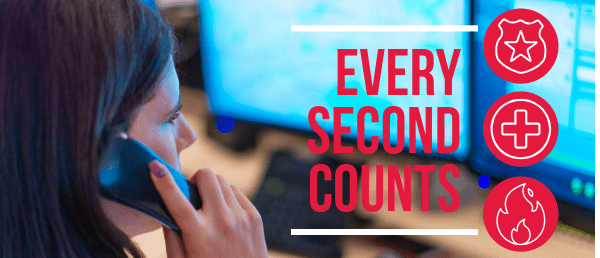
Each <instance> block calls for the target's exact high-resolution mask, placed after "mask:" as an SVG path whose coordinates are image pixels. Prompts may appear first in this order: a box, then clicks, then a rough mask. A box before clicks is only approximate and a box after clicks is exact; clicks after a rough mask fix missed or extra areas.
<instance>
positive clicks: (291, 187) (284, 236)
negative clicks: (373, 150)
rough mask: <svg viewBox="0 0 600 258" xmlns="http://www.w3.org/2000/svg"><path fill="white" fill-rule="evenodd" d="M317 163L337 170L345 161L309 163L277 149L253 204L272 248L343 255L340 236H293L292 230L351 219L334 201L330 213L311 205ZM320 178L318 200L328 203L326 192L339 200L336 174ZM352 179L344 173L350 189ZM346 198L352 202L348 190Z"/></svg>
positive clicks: (335, 225)
mask: <svg viewBox="0 0 600 258" xmlns="http://www.w3.org/2000/svg"><path fill="white" fill-rule="evenodd" d="M315 164H326V165H328V166H329V167H330V169H331V170H332V172H335V169H336V168H337V167H338V166H339V165H341V164H342V163H340V162H339V161H337V160H335V159H332V158H324V159H322V160H320V161H318V162H307V161H302V160H297V159H294V158H293V157H292V155H291V154H290V153H288V152H284V151H278V152H275V153H274V154H273V157H272V160H271V164H270V165H269V168H268V170H267V173H266V175H265V178H264V180H263V183H262V186H261V188H260V190H259V192H258V194H257V195H256V196H255V198H254V200H253V203H254V205H255V206H256V208H257V209H258V211H259V212H260V214H261V216H262V219H263V224H264V231H265V239H266V241H267V246H268V248H270V249H277V250H281V251H287V252H291V253H295V254H301V255H306V256H309V257H340V256H341V253H340V251H339V250H340V249H339V236H298V235H291V229H340V228H344V224H345V221H346V220H347V219H348V218H350V216H349V215H350V214H349V213H344V212H341V211H339V210H338V209H337V208H336V207H335V204H333V203H332V206H331V207H330V209H329V210H328V211H326V212H316V211H314V210H313V209H312V208H311V206H310V185H309V183H310V181H309V180H310V170H311V169H312V167H313V166H314V165H315ZM355 167H356V168H358V166H356V165H355ZM357 171H358V170H357ZM317 180H318V182H319V183H318V185H319V186H318V188H317V192H318V194H317V196H318V198H317V199H318V202H319V203H323V202H324V194H331V195H332V201H333V200H335V199H334V198H335V195H334V189H335V188H334V187H335V184H334V182H335V181H334V180H335V173H332V180H331V181H325V180H324V175H323V173H319V174H318V177H317ZM349 180H350V177H349V176H348V173H344V189H348V188H349V185H350V181H349ZM343 199H344V203H348V202H349V193H348V191H345V192H344V198H343Z"/></svg>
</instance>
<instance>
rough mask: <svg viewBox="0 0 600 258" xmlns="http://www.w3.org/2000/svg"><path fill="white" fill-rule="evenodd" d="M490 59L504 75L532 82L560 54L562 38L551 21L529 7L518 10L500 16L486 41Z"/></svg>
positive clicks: (484, 46) (495, 70) (510, 79)
mask: <svg viewBox="0 0 600 258" xmlns="http://www.w3.org/2000/svg"><path fill="white" fill-rule="evenodd" d="M483 51H484V54H485V58H486V61H487V63H488V65H489V66H490V68H491V69H492V71H494V73H496V75H498V76H499V77H500V78H502V79H504V80H506V81H509V82H512V83H530V82H533V81H536V80H538V79H540V78H542V77H543V76H544V75H546V73H548V71H550V69H551V68H552V66H553V65H554V62H555V61H556V57H557V55H558V37H557V35H556V31H555V30H554V27H553V26H552V24H550V22H549V21H548V20H547V19H546V18H545V17H544V16H542V15H541V14H539V13H537V12H535V11H532V10H529V9H514V10H510V11H507V12H505V13H503V14H501V15H500V16H498V17H497V18H496V19H495V20H494V21H493V22H492V23H491V24H490V26H489V27H488V29H487V31H486V33H485V38H484V42H483Z"/></svg>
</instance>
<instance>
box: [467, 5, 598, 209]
mask: <svg viewBox="0 0 600 258" xmlns="http://www.w3.org/2000/svg"><path fill="white" fill-rule="evenodd" d="M515 8H527V9H531V10H534V11H536V12H538V13H540V14H542V15H544V16H545V17H546V18H547V19H548V20H549V21H550V23H551V24H552V25H553V27H554V29H555V30H556V33H557V36H558V41H559V52H558V57H557V59H556V62H555V63H554V66H553V67H552V69H551V70H550V71H549V72H548V74H546V75H545V76H544V77H542V78H541V79H539V80H537V81H535V82H532V83H527V84H513V83H507V82H506V81H504V80H502V79H500V78H499V77H498V76H496V75H495V74H494V73H493V72H492V71H491V70H490V68H489V66H487V63H486V61H485V57H484V55H483V52H482V47H483V38H484V36H485V32H486V28H487V27H488V26H489V24H490V23H491V22H492V20H494V19H495V18H496V17H497V16H498V15H500V14H501V13H503V12H505V11H508V10H510V9H515ZM474 11H475V23H476V24H477V25H479V32H478V33H476V34H475V43H474V47H475V48H474V67H473V68H474V70H473V71H474V86H473V93H474V94H473V97H474V98H473V100H474V113H473V114H474V117H473V121H474V134H473V135H474V139H473V150H472V161H471V163H472V164H473V165H474V167H476V168H477V170H479V171H480V172H482V173H486V174H490V175H493V176H496V177H498V178H508V177H512V176H529V177H532V178H535V179H538V180H540V181H541V182H543V183H544V184H546V185H547V186H548V187H549V188H550V189H551V190H552V191H553V193H554V194H555V195H556V197H557V198H559V199H563V200H567V201H569V202H573V203H575V204H578V205H580V206H583V207H587V208H590V209H594V207H595V206H594V195H595V194H594V192H595V185H594V174H595V159H594V156H595V143H594V141H595V140H594V139H595V138H594V129H595V128H594V124H595V97H594V93H595V86H594V79H595V62H594V58H595V50H594V43H595V42H594V40H595V37H594V34H595V27H594V20H595V13H594V2H593V1H581V0H580V1H548V0H516V1H485V2H477V3H476V4H475V6H474ZM514 91H527V92H532V93H535V94H537V95H538V96H540V97H542V98H544V99H545V100H546V101H547V102H548V103H549V104H550V106H551V107H552V109H553V110H554V112H555V113H556V117H557V119H558V124H559V130H558V131H559V134H558V139H557V142H556V145H555V146H554V148H553V150H552V152H551V153H550V154H549V155H548V156H547V157H546V158H545V159H544V160H543V161H542V162H541V163H538V164H536V165H533V166H530V167H526V168H522V169H521V168H515V167H510V166H505V165H504V164H501V162H500V161H498V160H497V159H496V158H495V157H494V156H493V155H492V154H491V153H490V151H489V150H488V149H487V147H486V145H485V141H484V139H483V135H482V132H483V129H482V126H483V118H484V117H485V114H486V111H487V109H488V108H489V107H490V106H491V104H492V103H493V102H494V101H495V100H497V99H498V98H499V97H501V96H502V95H504V94H506V93H510V92H514Z"/></svg>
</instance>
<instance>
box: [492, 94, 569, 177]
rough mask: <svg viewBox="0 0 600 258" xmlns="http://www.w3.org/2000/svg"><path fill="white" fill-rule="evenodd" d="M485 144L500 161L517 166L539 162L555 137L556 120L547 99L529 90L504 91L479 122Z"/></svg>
mask: <svg viewBox="0 0 600 258" xmlns="http://www.w3.org/2000/svg"><path fill="white" fill-rule="evenodd" d="M483 135H484V137H485V143H486V145H487V147H488V149H489V150H490V152H492V154H493V155H494V156H495V157H496V158H498V159H499V160H501V161H502V162H504V163H506V164H508V165H511V166H517V167H525V166H531V165H533V164H536V163H538V162H540V161H542V160H543V159H544V158H545V157H546V156H548V154H550V152H551V151H552V148H554V144H556V139H557V138H558V120H557V119H556V114H555V113H554V110H552V107H551V106H550V104H548V102H546V101H545V100H544V99H543V98H541V97H540V96H538V95H535V94H533V93H531V92H525V91H516V92H511V93H508V94H506V95H504V96H502V97H500V98H499V99H498V100H496V101H495V102H494V104H492V106H491V107H490V109H488V112H487V114H486V115H485V120H484V122H483Z"/></svg>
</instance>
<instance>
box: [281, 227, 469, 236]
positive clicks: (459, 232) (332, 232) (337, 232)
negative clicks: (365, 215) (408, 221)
mask: <svg viewBox="0 0 600 258" xmlns="http://www.w3.org/2000/svg"><path fill="white" fill-rule="evenodd" d="M478 234H479V230H478V229H465V228H460V229H429V228H427V229H292V235H303V236H311V235H327V236H350V235H358V236H366V235H370V236H378V235H404V236H417V235H419V236H423V235H428V236H434V235H435V236H476V235H478Z"/></svg>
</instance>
